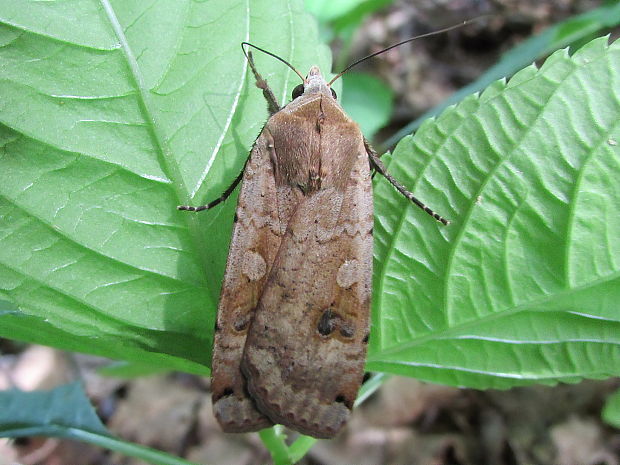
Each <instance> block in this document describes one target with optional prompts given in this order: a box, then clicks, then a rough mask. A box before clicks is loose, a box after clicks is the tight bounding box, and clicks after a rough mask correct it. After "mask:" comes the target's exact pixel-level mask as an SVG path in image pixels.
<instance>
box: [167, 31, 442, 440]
mask: <svg viewBox="0 0 620 465" xmlns="http://www.w3.org/2000/svg"><path fill="white" fill-rule="evenodd" d="M410 40H411V39H410ZM397 45H400V44H397ZM246 46H247V47H254V48H256V49H258V50H260V51H262V52H264V53H267V54H269V55H271V56H274V57H275V58H277V59H278V60H280V61H282V62H284V63H285V64H287V65H288V66H290V67H291V68H292V69H293V70H294V71H295V72H296V73H297V74H298V75H299V76H300V78H301V79H302V81H303V82H302V84H300V85H298V86H297V87H295V89H294V90H293V92H292V101H291V102H290V103H288V104H287V105H286V106H284V107H283V108H280V106H279V105H278V102H277V100H276V98H275V97H274V94H273V92H272V91H271V89H270V88H269V86H268V85H267V82H266V81H265V80H264V79H263V78H262V77H261V75H260V74H259V72H258V71H257V69H256V66H255V64H254V61H253V59H252V54H251V52H246V49H245V47H246ZM242 47H243V50H244V53H245V54H246V57H247V59H248V63H249V65H250V68H251V69H252V72H253V74H254V77H255V79H256V85H257V86H258V87H259V88H260V89H262V91H263V94H264V96H265V98H266V100H267V104H268V107H269V112H270V117H269V119H268V120H267V123H266V124H265V126H264V127H263V130H262V132H261V133H260V135H259V136H258V138H257V139H256V142H255V143H254V146H253V148H252V150H251V152H250V156H249V158H248V159H247V161H246V164H245V166H244V169H243V172H242V173H241V174H240V175H239V176H238V177H237V179H236V180H235V181H234V182H233V183H232V185H231V186H230V187H229V188H228V189H227V190H226V191H225V192H224V193H223V194H222V196H221V197H220V198H218V199H216V200H214V201H213V202H211V203H209V204H207V205H203V206H199V207H190V206H179V207H178V208H179V209H180V210H189V211H201V210H207V209H209V208H212V207H214V206H215V205H217V204H219V203H220V202H222V201H224V200H225V199H226V198H227V197H228V196H229V195H230V194H231V193H232V192H233V191H234V189H235V188H236V187H237V184H238V183H239V182H241V181H242V184H241V191H240V194H239V200H238V204H237V210H236V213H235V218H234V227H233V235H232V240H231V244H230V251H229V254H228V260H227V264H226V272H225V275H224V282H223V285H222V290H221V296H220V302H219V306H218V314H217V322H216V325H215V339H214V348H213V359H212V385H211V387H212V393H213V398H212V399H213V410H214V413H215V416H216V418H217V420H218V422H219V423H220V425H221V427H222V429H223V430H224V431H226V432H235V433H240V432H249V431H257V430H260V429H263V428H266V427H268V426H270V425H272V424H276V423H277V424H282V425H285V426H287V427H289V428H291V429H294V430H296V431H299V432H300V433H303V434H307V435H310V436H314V437H316V438H331V437H333V436H335V435H336V434H337V433H338V432H339V431H340V430H341V428H342V427H343V426H344V425H345V423H346V422H347V419H348V417H349V414H350V412H351V410H352V408H353V403H354V401H355V398H356V396H357V392H358V390H359V388H360V385H361V383H362V379H363V376H364V364H365V359H366V347H367V344H368V337H369V314H370V293H371V276H372V252H373V240H372V232H373V199H372V185H371V171H372V170H374V171H376V172H378V173H380V174H382V175H383V176H385V177H386V179H387V180H388V181H389V182H390V183H392V184H393V185H394V187H395V188H396V189H397V190H398V191H399V192H401V193H402V194H403V195H404V196H405V197H407V198H408V199H410V200H411V201H412V202H414V203H415V204H416V205H418V206H419V207H420V208H422V209H423V210H424V211H426V212H427V213H429V214H430V215H431V216H433V217H434V218H435V219H437V220H438V221H440V222H442V223H444V224H448V221H447V220H445V219H444V218H442V217H441V216H439V215H438V214H436V213H434V212H433V211H432V210H431V209H430V208H428V207H426V206H425V205H424V204H423V203H422V202H420V201H419V200H418V199H417V198H415V197H414V196H413V194H411V193H410V192H408V191H407V190H406V189H405V187H404V186H402V185H401V184H400V183H398V182H397V181H396V180H395V179H394V178H392V177H391V176H390V175H389V174H388V173H387V172H386V170H385V167H384V165H383V163H382V162H381V161H380V160H379V157H378V156H377V154H376V152H375V151H374V150H373V149H372V147H371V146H370V144H369V143H368V141H366V140H365V139H364V136H363V135H362V133H361V131H360V129H359V127H358V125H357V124H356V123H355V122H354V121H353V120H351V118H349V117H348V116H347V114H346V113H345V112H344V110H343V109H342V107H341V106H340V104H339V103H338V100H337V96H336V93H335V92H334V91H333V89H332V88H331V84H332V83H333V82H334V80H335V79H337V78H338V77H340V76H341V75H342V73H340V74H339V75H337V76H336V77H335V78H334V79H332V80H331V81H330V82H329V83H327V82H326V80H325V79H324V78H323V76H322V74H321V72H320V70H319V68H318V67H316V66H313V67H312V68H310V71H309V73H308V75H307V76H306V77H304V76H302V75H301V74H300V73H299V72H298V71H296V70H295V68H293V67H292V66H291V65H289V64H288V63H287V62H286V61H284V60H283V59H281V58H279V57H277V56H276V55H273V54H272V53H270V52H267V51H266V50H263V49H261V48H259V47H256V46H255V45H252V44H248V43H245V42H244V43H243V44H242ZM360 61H361V60H360ZM355 64H357V62H356V63H354V64H353V65H351V66H354V65H355ZM351 66H350V67H351ZM350 67H349V68H350ZM349 68H347V69H345V71H346V70H348V69H349ZM343 72H344V71H343Z"/></svg>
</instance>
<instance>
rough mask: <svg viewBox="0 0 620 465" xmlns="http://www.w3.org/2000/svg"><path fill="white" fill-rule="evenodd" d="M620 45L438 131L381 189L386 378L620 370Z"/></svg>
mask: <svg viewBox="0 0 620 465" xmlns="http://www.w3.org/2000/svg"><path fill="white" fill-rule="evenodd" d="M619 81H620V42H615V43H614V44H613V45H611V46H608V45H607V41H606V39H604V38H603V39H597V40H595V41H593V42H591V43H589V44H588V45H587V46H585V47H584V48H582V49H581V50H580V51H578V52H577V53H576V54H575V55H574V56H572V57H570V56H569V55H568V53H567V52H566V51H559V52H557V53H555V54H553V55H552V56H551V57H550V58H549V59H548V60H547V61H546V63H545V64H544V66H542V68H541V69H540V70H538V69H536V68H535V67H533V66H532V67H529V68H526V69H524V70H522V71H521V72H519V73H518V74H517V75H515V76H514V77H513V78H512V79H511V80H510V82H509V83H508V84H505V83H503V82H499V81H498V82H496V83H495V84H493V85H492V86H491V87H490V88H488V89H487V90H486V91H485V92H484V93H483V94H482V95H481V96H479V97H478V96H471V97H469V98H467V99H466V100H464V101H463V102H462V103H461V104H459V105H458V106H457V107H453V108H451V109H449V110H448V111H446V112H444V113H443V115H442V116H440V117H439V118H437V119H436V120H433V121H428V122H427V123H426V124H425V125H423V126H422V128H421V129H420V130H419V131H418V132H417V133H416V135H415V137H413V138H411V137H408V138H406V139H404V140H403V141H401V143H400V144H399V146H398V147H397V149H396V151H395V153H394V156H393V158H392V160H393V161H392V163H391V164H390V165H389V169H390V170H391V171H392V173H393V174H394V175H395V176H396V177H397V178H398V179H401V180H402V181H404V182H405V184H406V185H408V186H411V187H413V188H415V192H416V193H418V195H420V196H421V197H422V198H423V199H424V200H427V201H429V202H432V206H433V207H434V208H436V209H437V210H438V211H439V212H440V213H441V214H443V215H445V216H447V217H448V218H450V219H451V220H452V221H453V223H452V225H450V226H448V227H438V226H437V225H436V224H433V223H432V222H431V221H429V219H428V218H427V217H426V215H424V214H423V213H422V212H420V211H419V210H418V209H415V208H414V207H411V206H408V205H407V202H406V201H405V200H404V199H402V198H400V197H399V196H397V195H395V194H394V192H393V189H392V188H391V187H390V186H388V185H386V184H387V183H386V182H385V181H384V180H378V181H377V182H376V189H375V195H376V198H377V205H378V212H377V219H376V222H375V223H376V224H375V231H376V245H375V251H376V254H375V256H376V262H377V273H376V276H375V287H374V299H375V301H374V306H373V310H374V315H373V316H374V319H373V321H374V331H373V333H372V336H371V337H372V338H374V340H371V343H372V350H371V352H370V358H369V363H368V366H369V368H370V369H372V370H377V371H389V372H394V373H400V374H406V375H409V376H415V377H418V378H422V379H427V380H432V381H435V382H442V383H448V384H454V385H466V386H472V387H480V388H485V387H508V386H514V385H519V384H526V383H532V382H539V383H551V382H556V381H575V380H578V379H580V378H582V377H589V378H600V377H606V376H611V375H618V374H620V305H619V302H620V187H619V186H620V184H619V183H618V180H619V179H620V146H619V145H618V141H620V98H619V97H620V95H619V94H620V86H619V85H618V82H619Z"/></svg>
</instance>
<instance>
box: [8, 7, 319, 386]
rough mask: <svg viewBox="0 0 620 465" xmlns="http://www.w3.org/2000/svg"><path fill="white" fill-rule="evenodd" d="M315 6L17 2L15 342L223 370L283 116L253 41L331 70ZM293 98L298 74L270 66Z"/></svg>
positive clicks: (11, 277)
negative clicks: (244, 252)
mask: <svg viewBox="0 0 620 465" xmlns="http://www.w3.org/2000/svg"><path fill="white" fill-rule="evenodd" d="M316 29H317V28H316V25H315V23H314V21H313V20H312V18H311V17H310V16H309V15H308V14H307V13H305V12H304V11H303V8H302V5H301V0H298V1H293V2H288V1H284V0H279V1H272V0H262V1H252V2H249V1H234V2H231V1H230V0H218V1H210V2H191V1H182V2H159V3H149V4H146V3H144V2H141V1H138V0H132V1H120V0H119V1H108V0H103V1H102V2H100V3H99V2H91V1H87V0H77V1H73V2H70V3H66V2H4V3H3V4H1V5H0V44H2V47H0V62H1V63H2V66H1V67H0V298H3V299H7V300H10V301H12V302H13V303H15V304H16V305H17V307H18V308H19V309H20V313H15V312H12V313H10V314H4V315H2V316H1V317H0V336H2V337H10V338H14V339H21V340H26V341H32V342H38V343H43V344H48V345H53V346H56V347H61V348H64V349H68V350H74V351H80V352H90V353H95V354H99V355H104V356H107V357H111V358H116V359H122V360H130V361H135V362H138V363H145V364H150V365H159V366H162V367H167V368H171V369H179V370H184V371H189V372H195V373H202V374H205V373H206V372H207V370H206V366H208V365H209V360H210V351H211V346H212V331H211V328H212V327H213V322H214V317H215V309H216V303H217V299H218V295H219V288H220V283H221V279H222V275H223V269H224V266H225V261H226V253H225V251H226V250H227V248H228V242H229V240H230V231H231V225H232V217H233V211H234V205H235V200H234V199H231V200H230V201H229V202H227V203H226V204H225V205H224V206H223V207H221V208H218V209H217V210H215V211H213V212H208V213H205V214H201V215H192V214H187V213H184V212H178V211H177V210H176V206H177V205H179V204H187V203H193V204H202V203H204V202H205V201H207V200H210V199H213V198H215V197H217V196H219V195H220V194H221V192H222V191H223V190H224V189H225V188H226V187H227V186H228V185H229V184H230V183H231V182H232V180H233V179H234V178H235V177H236V175H237V173H238V172H239V171H240V170H241V168H242V166H243V163H244V160H245V159H246V157H247V154H248V151H249V149H250V147H251V145H252V143H253V141H254V139H255V138H256V136H257V134H258V132H259V131H260V129H261V127H262V125H263V123H264V121H265V119H266V116H267V111H266V105H265V102H264V100H263V97H262V95H261V93H260V91H259V90H258V89H256V87H255V86H254V82H253V77H252V76H251V73H249V72H248V66H247V63H246V60H245V58H244V56H243V54H242V52H241V48H240V43H241V41H243V40H251V41H252V42H254V43H256V44H257V45H261V46H264V47H267V48H269V50H271V51H272V52H274V53H277V54H279V55H281V56H282V57H283V58H285V59H286V60H288V61H290V62H292V63H294V64H295V65H296V66H298V67H299V68H300V69H302V70H305V69H309V67H310V66H311V65H313V64H318V65H321V67H322V68H323V69H329V66H328V65H329V62H330V58H329V57H330V55H329V51H328V49H327V47H325V46H323V45H320V44H319V43H318V39H317V30H316ZM255 58H256V62H257V65H258V67H259V69H260V70H261V72H262V73H263V76H264V77H265V78H266V79H268V80H269V83H270V85H271V86H272V87H273V88H274V89H275V92H276V95H277V97H278V99H279V100H280V101H281V102H286V101H287V100H288V98H289V95H290V90H291V89H292V87H293V86H294V85H296V84H297V83H298V79H299V78H298V77H297V76H296V75H295V74H294V73H293V72H292V71H291V70H290V69H288V68H286V67H284V66H283V65H282V64H281V63H279V62H277V61H276V60H274V59H273V58H271V57H269V56H266V55H263V54H258V53H257V54H256V55H255Z"/></svg>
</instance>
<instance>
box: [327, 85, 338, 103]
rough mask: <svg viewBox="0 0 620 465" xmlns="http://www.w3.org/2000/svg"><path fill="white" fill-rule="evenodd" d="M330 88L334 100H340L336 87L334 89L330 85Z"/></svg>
mask: <svg viewBox="0 0 620 465" xmlns="http://www.w3.org/2000/svg"><path fill="white" fill-rule="evenodd" d="M329 90H331V91H332V97H334V100H338V96H337V95H336V91H335V90H334V89H332V88H331V87H330V89H329Z"/></svg>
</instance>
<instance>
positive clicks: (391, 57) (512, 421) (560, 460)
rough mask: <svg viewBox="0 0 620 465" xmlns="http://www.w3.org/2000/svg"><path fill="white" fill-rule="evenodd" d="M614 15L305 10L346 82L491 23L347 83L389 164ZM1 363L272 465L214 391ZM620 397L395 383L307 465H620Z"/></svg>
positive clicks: (39, 354)
mask: <svg viewBox="0 0 620 465" xmlns="http://www.w3.org/2000/svg"><path fill="white" fill-rule="evenodd" d="M607 4H608V5H609V4H611V2H607ZM604 5H605V2H602V1H595V0H555V1H551V0H547V1H540V0H538V1H537V0H521V1H517V0H452V1H448V0H434V1H431V0H417V1H389V0H367V1H361V0H342V1H338V2H335V1H333V0H314V1H313V0H306V7H307V9H308V11H309V12H311V13H312V14H314V15H315V16H316V17H317V19H318V21H319V23H320V30H321V35H322V37H323V38H324V40H325V41H327V42H329V43H330V44H331V45H332V48H333V56H334V67H333V70H334V71H335V72H337V71H339V70H341V69H343V68H344V67H345V66H346V65H347V64H349V63H351V62H352V61H354V60H356V59H358V58H361V57H363V56H365V55H367V54H370V53H373V52H376V51H378V50H380V49H382V48H384V47H387V46H389V45H391V44H393V43H396V42H399V41H401V40H404V39H406V38H409V37H412V36H415V35H419V34H425V33H428V32H431V31H434V30H438V29H441V28H443V27H446V26H450V25H453V24H457V23H459V22H462V21H464V20H468V19H472V18H476V17H479V16H482V15H488V16H485V17H484V18H482V19H480V20H479V21H476V22H474V23H473V24H469V25H467V26H466V27H463V28H460V29H456V30H452V31H450V32H447V33H445V34H441V35H438V36H435V37H432V38H428V39H422V40H419V41H415V42H413V43H411V44H407V45H404V46H402V47H399V48H396V49H394V50H391V51H389V52H387V53H385V54H383V55H381V56H380V57H377V58H374V59H371V60H368V61H366V62H364V63H363V64H361V65H360V66H358V67H356V68H355V70H354V71H352V72H350V73H347V74H346V75H345V77H344V82H343V91H342V95H341V100H342V103H343V105H344V106H345V108H346V110H347V112H348V113H349V114H350V115H351V116H352V117H353V119H355V120H356V121H358V122H359V123H360V125H361V127H362V129H363V131H364V133H365V135H366V136H367V137H368V138H370V139H371V140H373V141H374V143H375V145H376V146H377V147H378V148H379V151H382V150H388V149H390V148H391V147H393V145H394V144H395V142H397V141H398V140H399V139H400V137H402V135H404V134H408V133H411V132H413V131H414V130H415V128H416V127H417V126H418V125H419V119H420V118H423V117H426V116H428V115H432V114H434V112H437V111H439V110H440V109H441V108H442V106H441V104H442V102H444V106H445V102H446V101H447V102H448V103H450V102H452V103H454V102H456V101H458V99H460V98H462V97H463V96H464V95H466V94H468V93H471V92H473V91H476V90H479V89H483V88H484V87H485V86H486V85H487V84H488V83H489V82H491V81H493V80H495V79H499V78H501V77H502V76H509V75H510V74H511V73H512V72H514V71H516V70H518V69H520V68H522V67H524V66H526V65H527V64H529V63H531V62H532V61H537V62H539V63H540V62H542V61H543V60H544V58H545V57H546V56H547V54H548V53H550V52H551V51H552V50H554V49H555V48H557V47H560V46H571V47H572V48H578V47H579V45H580V44H583V43H585V42H587V41H588V40H590V39H592V38H594V37H597V36H600V35H603V34H606V33H611V35H612V38H617V37H618V36H619V30H618V28H617V26H616V27H615V28H614V22H615V21H616V20H615V19H613V18H612V19H609V21H610V24H606V23H605V20H606V18H600V17H597V16H596V15H595V14H594V16H592V17H591V16H588V15H589V14H592V12H596V11H597V8H599V7H601V6H604ZM584 15H586V16H584ZM592 18H595V19H592ZM596 18H599V19H596ZM597 21H598V22H597ZM593 23H594V25H593ZM549 30H553V31H555V33H554V35H553V36H550V35H549V34H548V33H547V31H549ZM463 88H465V89H464V90H463ZM449 99H452V100H449ZM438 106H439V107H438ZM0 354H1V355H0V390H3V389H7V388H10V387H19V388H21V389H24V390H32V389H46V388H52V387H54V386H57V385H58V384H61V383H65V382H69V381H72V380H75V379H81V380H83V381H84V382H85V385H86V389H87V391H88V393H89V396H90V398H91V400H92V402H93V404H94V405H95V406H96V408H97V411H98V414H99V415H100V417H101V418H102V420H103V421H104V422H105V423H106V425H107V426H108V427H109V428H110V429H111V430H112V431H113V432H114V433H115V434H117V435H118V436H120V437H122V438H124V439H127V440H131V441H135V442H137V443H140V444H144V445H149V446H152V447H155V448H158V449H162V450H166V451H169V452H171V453H173V454H176V455H179V456H182V457H186V458H187V459H189V460H192V461H195V462H200V463H217V464H229V463H230V464H248V465H249V464H258V463H269V461H270V457H269V454H268V453H267V452H266V450H265V449H264V447H263V446H262V443H261V441H260V439H259V438H258V435H257V434H248V435H225V434H222V433H221V431H220V429H219V427H218V425H217V423H216V422H215V419H214V418H213V416H212V413H211V402H210V399H209V380H208V379H207V378H200V377H196V376H190V375H185V374H161V375H155V376H148V377H138V378H133V379H118V378H111V377H105V376H102V375H101V374H99V372H98V369H99V368H100V367H101V366H104V365H107V364H108V363H109V361H108V360H102V359H99V358H95V357H89V356H84V355H76V354H71V353H64V352H60V351H56V350H54V349H50V348H46V347H41V346H28V345H25V344H21V343H18V342H14V341H9V340H0ZM618 386H620V382H619V381H618V380H613V379H612V380H606V381H586V382H582V383H579V384H576V385H560V386H557V387H529V388H517V389H511V390H509V391H501V392H500V391H486V392H479V391H473V390H466V389H457V388H450V387H444V386H436V385H428V384H423V383H420V382H418V381H416V380H412V379H405V378H398V377H392V378H390V379H389V380H388V381H387V382H386V383H385V384H384V385H383V386H382V387H381V388H380V389H379V391H378V392H376V393H375V394H374V395H373V396H372V397H371V398H370V399H369V400H368V401H367V402H366V403H365V404H364V405H363V406H361V407H360V408H358V409H357V410H356V411H355V412H354V414H353V417H352V420H351V422H350V425H349V426H348V428H347V430H346V431H345V432H344V433H343V434H341V435H340V436H339V437H338V438H337V439H335V440H333V441H320V442H318V443H317V444H316V445H315V446H314V447H313V448H312V449H311V450H310V452H309V453H308V455H307V456H306V457H305V458H304V459H303V461H302V463H305V464H316V465H332V464H334V465H336V464H345V463H346V464H353V463H355V464H425V465H433V464H437V465H439V464H446V465H447V464H451V465H470V464H472V465H473V464H476V465H484V464H494V465H513V464H514V465H516V464H519V465H520V464H540V465H547V464H549V465H551V464H554V465H557V464H562V465H619V464H620V430H618V429H615V428H613V427H611V426H609V425H607V424H605V423H604V422H603V421H602V420H601V409H602V407H603V405H604V403H605V399H606V398H607V396H608V395H609V394H610V393H611V392H613V391H614V390H615V389H616V388H618ZM15 462H19V463H22V464H24V465H33V464H41V465H69V464H78V463H79V464H82V465H91V464H92V465H99V464H102V465H103V464H119V465H120V464H137V463H140V462H138V461H136V460H133V459H130V458H127V457H124V456H120V455H114V454H112V453H110V452H108V451H104V450H102V449H100V448H96V447H92V446H89V445H85V444H81V443H77V442H71V441H61V440H58V439H46V438H33V439H21V440H17V441H7V440H2V439H0V465H7V464H12V463H15Z"/></svg>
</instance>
